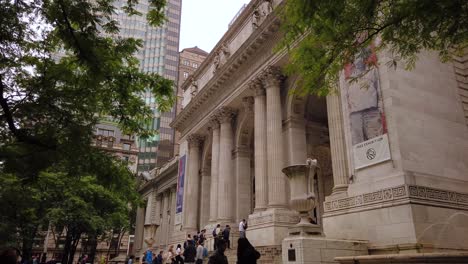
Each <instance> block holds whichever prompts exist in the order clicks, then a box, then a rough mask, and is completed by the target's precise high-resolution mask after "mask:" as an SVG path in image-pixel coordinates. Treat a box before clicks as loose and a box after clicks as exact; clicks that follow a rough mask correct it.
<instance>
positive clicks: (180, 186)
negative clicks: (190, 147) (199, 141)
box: [176, 155, 186, 214]
mask: <svg viewBox="0 0 468 264" xmlns="http://www.w3.org/2000/svg"><path fill="white" fill-rule="evenodd" d="M185 159H186V155H184V156H182V157H181V158H180V159H179V177H178V178H177V200H176V214H178V213H181V212H182V208H183V203H184V180H185Z"/></svg>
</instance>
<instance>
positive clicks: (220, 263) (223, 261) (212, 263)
mask: <svg viewBox="0 0 468 264" xmlns="http://www.w3.org/2000/svg"><path fill="white" fill-rule="evenodd" d="M224 251H226V241H224V240H220V241H218V249H217V250H216V251H215V253H214V254H213V255H211V257H210V258H209V260H208V264H228V260H227V257H226V256H225V255H224Z"/></svg>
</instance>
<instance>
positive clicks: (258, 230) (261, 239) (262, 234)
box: [246, 208, 299, 246]
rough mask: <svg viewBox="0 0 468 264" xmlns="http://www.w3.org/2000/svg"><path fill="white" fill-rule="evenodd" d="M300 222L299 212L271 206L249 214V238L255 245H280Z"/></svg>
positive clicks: (247, 233)
mask: <svg viewBox="0 0 468 264" xmlns="http://www.w3.org/2000/svg"><path fill="white" fill-rule="evenodd" d="M298 222H299V214H298V213H297V212H295V211H292V210H289V209H280V208H269V209H267V210H265V211H258V212H254V213H253V214H251V215H249V219H248V222H247V223H248V228H247V232H246V235H247V238H248V239H249V241H250V242H251V243H252V244H253V245H254V246H273V245H280V244H281V241H283V239H284V238H285V237H287V236H288V235H289V230H290V229H291V228H292V227H293V226H294V225H295V224H297V223H298Z"/></svg>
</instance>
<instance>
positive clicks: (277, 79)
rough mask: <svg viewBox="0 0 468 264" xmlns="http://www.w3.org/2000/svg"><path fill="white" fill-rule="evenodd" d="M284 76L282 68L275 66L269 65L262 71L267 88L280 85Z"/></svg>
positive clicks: (262, 77)
mask: <svg viewBox="0 0 468 264" xmlns="http://www.w3.org/2000/svg"><path fill="white" fill-rule="evenodd" d="M283 78H284V76H283V75H282V73H281V69H280V68H279V67H275V66H268V67H266V68H265V69H264V70H263V72H262V73H261V79H262V82H263V84H264V86H265V89H268V88H271V87H279V85H280V84H281V81H282V80H283Z"/></svg>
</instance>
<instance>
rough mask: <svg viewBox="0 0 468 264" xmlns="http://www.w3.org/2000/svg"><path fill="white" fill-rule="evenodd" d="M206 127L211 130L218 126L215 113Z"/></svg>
mask: <svg viewBox="0 0 468 264" xmlns="http://www.w3.org/2000/svg"><path fill="white" fill-rule="evenodd" d="M208 127H209V128H210V129H211V130H213V129H217V128H219V121H218V118H217V117H216V115H213V116H212V117H211V118H210V121H209V122H208Z"/></svg>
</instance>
